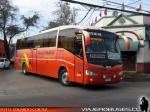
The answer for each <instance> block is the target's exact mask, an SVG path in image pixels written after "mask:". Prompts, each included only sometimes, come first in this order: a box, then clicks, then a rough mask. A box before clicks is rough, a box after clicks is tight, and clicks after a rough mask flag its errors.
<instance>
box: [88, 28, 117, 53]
mask: <svg viewBox="0 0 150 112" xmlns="http://www.w3.org/2000/svg"><path fill="white" fill-rule="evenodd" d="M88 33H89V34H90V38H91V44H90V46H87V48H86V52H101V53H102V52H103V53H104V52H114V53H116V52H118V49H117V44H116V39H117V38H116V37H117V36H116V35H115V34H113V33H110V32H106V31H99V30H97V31H96V30H94V31H93V30H92V31H91V30H88Z"/></svg>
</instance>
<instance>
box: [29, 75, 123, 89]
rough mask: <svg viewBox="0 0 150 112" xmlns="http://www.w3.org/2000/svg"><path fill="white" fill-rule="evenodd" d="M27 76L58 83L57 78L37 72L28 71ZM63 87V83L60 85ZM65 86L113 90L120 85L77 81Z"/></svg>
mask: <svg viewBox="0 0 150 112" xmlns="http://www.w3.org/2000/svg"><path fill="white" fill-rule="evenodd" d="M27 76H30V77H35V78H39V79H41V78H42V79H43V80H46V81H50V82H54V83H58V84H60V82H59V80H58V79H56V78H52V77H48V76H42V75H38V74H33V73H28V74H27ZM62 87H63V85H62ZM64 87H66V88H69V87H70V88H72V87H75V88H80V89H85V90H88V91H89V90H90V91H104V90H107V91H108V90H115V89H120V88H121V87H120V85H119V84H112V85H106V84H105V85H82V84H77V83H72V85H71V86H64Z"/></svg>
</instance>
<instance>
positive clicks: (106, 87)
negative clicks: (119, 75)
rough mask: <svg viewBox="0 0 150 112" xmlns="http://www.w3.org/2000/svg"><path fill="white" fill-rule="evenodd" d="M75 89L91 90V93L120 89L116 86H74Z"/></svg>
mask: <svg viewBox="0 0 150 112" xmlns="http://www.w3.org/2000/svg"><path fill="white" fill-rule="evenodd" d="M76 87H78V88H81V89H85V90H91V91H105V90H107V91H108V90H115V89H120V87H119V86H117V85H79V84H76Z"/></svg>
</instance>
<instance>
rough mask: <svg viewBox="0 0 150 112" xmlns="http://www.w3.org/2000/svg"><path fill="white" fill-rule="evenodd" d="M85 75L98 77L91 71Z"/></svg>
mask: <svg viewBox="0 0 150 112" xmlns="http://www.w3.org/2000/svg"><path fill="white" fill-rule="evenodd" d="M85 73H86V75H87V76H98V74H96V73H94V72H92V71H89V70H86V71H85Z"/></svg>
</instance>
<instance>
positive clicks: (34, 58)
mask: <svg viewBox="0 0 150 112" xmlns="http://www.w3.org/2000/svg"><path fill="white" fill-rule="evenodd" d="M32 72H33V73H37V49H36V48H34V49H33V50H32Z"/></svg>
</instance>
